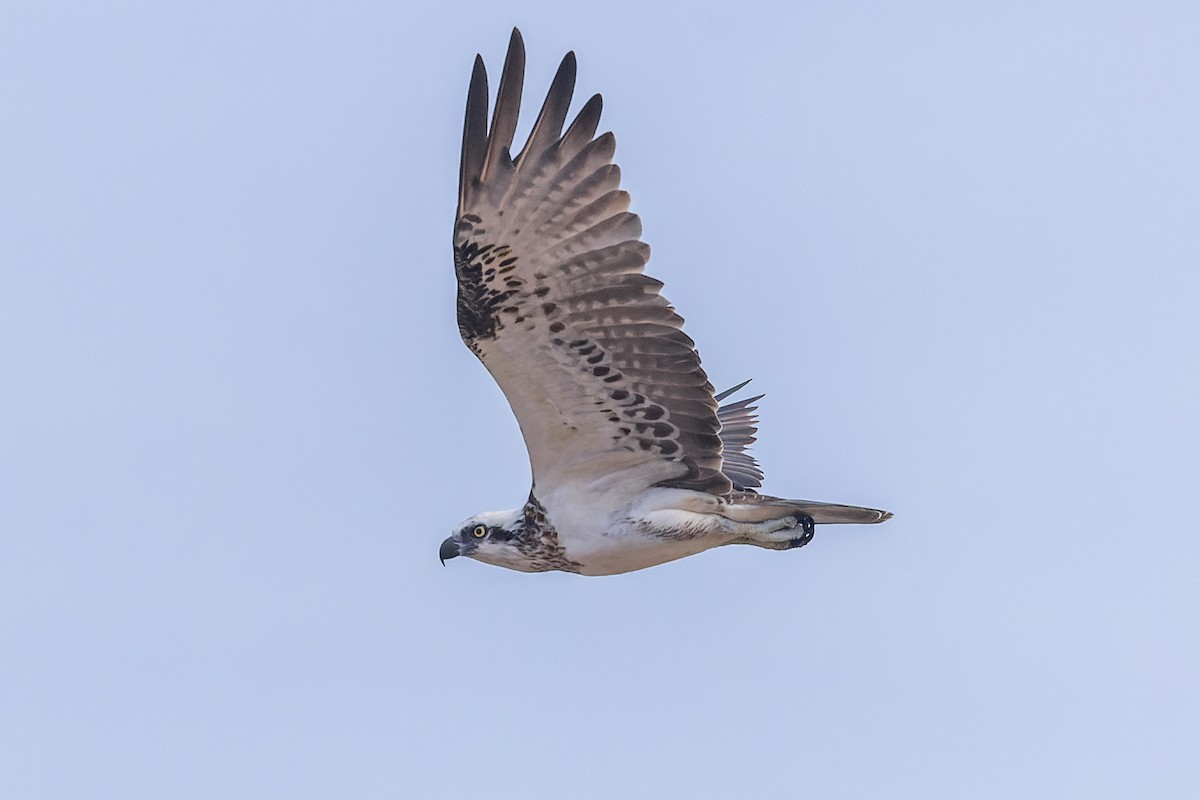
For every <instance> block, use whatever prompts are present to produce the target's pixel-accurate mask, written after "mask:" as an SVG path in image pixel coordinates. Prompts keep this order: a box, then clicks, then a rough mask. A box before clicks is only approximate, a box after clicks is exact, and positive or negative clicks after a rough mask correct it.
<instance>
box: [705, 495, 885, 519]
mask: <svg viewBox="0 0 1200 800" xmlns="http://www.w3.org/2000/svg"><path fill="white" fill-rule="evenodd" d="M721 514H722V516H725V517H728V518H729V519H732V520H735V521H737V522H766V521H767V520H770V519H779V518H780V517H785V516H787V515H788V514H807V515H808V516H810V517H812V519H813V522H816V523H818V524H822V525H829V524H859V525H864V524H872V523H876V522H886V521H887V520H889V519H891V518H892V512H890V511H881V510H879V509H876V508H864V507H863V506H846V505H841V504H839V503H818V502H816V501H814V500H785V499H783V498H781V497H768V496H767V495H762V494H750V493H744V494H735V495H733V496H732V497H730V498H729V501H728V505H726V506H724V507H723V508H722V510H721Z"/></svg>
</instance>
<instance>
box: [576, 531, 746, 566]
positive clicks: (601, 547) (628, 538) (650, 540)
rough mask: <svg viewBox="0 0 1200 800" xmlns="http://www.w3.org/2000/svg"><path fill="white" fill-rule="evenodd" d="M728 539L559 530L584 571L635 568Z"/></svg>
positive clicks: (636, 532) (674, 557) (691, 552)
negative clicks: (677, 537) (574, 532)
mask: <svg viewBox="0 0 1200 800" xmlns="http://www.w3.org/2000/svg"><path fill="white" fill-rule="evenodd" d="M725 542H726V538H725V537H720V536H698V537H694V538H685V539H671V538H663V537H660V536H655V535H653V534H647V533H644V532H641V531H638V530H636V529H630V528H618V529H616V530H610V531H604V532H598V533H589V534H584V535H577V536H563V532H562V531H559V543H560V544H561V545H563V547H564V549H565V550H566V551H567V557H568V558H569V559H571V560H572V561H574V562H575V563H577V564H579V565H580V568H579V573H580V574H581V575H619V574H621V573H622V572H633V571H634V570H639V569H645V568H646V567H653V566H657V565H658V564H665V563H666V562H668V561H674V560H675V559H678V558H686V557H687V556H692V555H695V554H696V553H702V552H704V551H705V550H708V549H709V548H712V547H716V546H717V545H720V544H724V543H725Z"/></svg>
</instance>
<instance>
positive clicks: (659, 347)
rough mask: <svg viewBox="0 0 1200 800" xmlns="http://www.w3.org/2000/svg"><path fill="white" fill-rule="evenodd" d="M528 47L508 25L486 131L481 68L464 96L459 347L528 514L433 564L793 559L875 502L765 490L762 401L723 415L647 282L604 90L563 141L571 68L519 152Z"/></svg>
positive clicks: (516, 514) (484, 531)
mask: <svg viewBox="0 0 1200 800" xmlns="http://www.w3.org/2000/svg"><path fill="white" fill-rule="evenodd" d="M524 72H525V47H524V43H523V42H522V40H521V34H520V32H519V31H518V30H516V29H514V30H513V33H512V38H511V39H510V41H509V45H508V55H507V57H506V58H505V61H504V71H503V73H502V74H501V77H500V88H499V90H498V92H497V95H496V108H495V111H494V112H493V114H492V120H491V126H490V127H489V125H488V120H487V110H488V108H487V107H488V88H487V72H486V70H485V69H484V66H483V58H482V56H478V55H477V56H476V57H475V68H474V71H473V72H472V74H471V85H470V89H469V90H468V93H467V112H466V121H465V123H464V126H463V142H462V161H461V164H460V173H459V185H458V217H457V220H456V222H455V226H454V271H455V273H456V275H457V277H458V328H459V332H460V333H461V334H462V339H463V341H464V342H465V343H466V345H467V347H469V348H470V349H471V352H473V353H474V354H475V355H476V356H478V357H479V360H480V361H482V362H483V365H484V366H485V367H487V370H488V372H490V373H491V374H492V377H493V378H495V380H496V382H497V383H498V384H500V388H501V389H502V390H503V391H504V394H505V396H506V397H507V398H508V401H509V404H510V405H511V406H512V410H513V413H514V414H515V415H516V417H517V422H518V423H519V424H520V426H521V433H522V435H523V436H524V438H525V445H526V447H527V448H528V450H529V461H530V464H531V466H532V468H533V488H532V489H531V490H530V493H529V499H528V500H526V501H525V504H524V505H523V506H522V507H520V508H517V509H514V510H512V511H493V512H487V513H483V514H478V515H476V516H473V517H470V518H468V519H466V520H465V521H464V522H463V523H462V524H461V525H459V526H458V528H457V529H456V530H455V532H454V534H453V535H452V536H450V538H448V539H446V541H444V542H443V543H442V546H441V550H440V557H441V559H442V563H445V561H446V559H448V558H454V557H455V556H468V557H470V558H474V559H476V560H478V561H483V562H486V563H488V564H495V565H497V566H501V567H508V568H509V569H515V570H521V571H523V572H544V571H547V570H563V571H566V572H575V573H579V574H582V575H615V574H618V573H622V572H629V571H631V570H637V569H643V568H645V567H650V566H654V565H656V564H662V563H664V562H666V561H672V560H674V559H677V558H683V557H684V556H690V555H693V554H695V553H699V552H701V551H704V550H708V549H709V548H712V547H717V546H719V545H725V544H752V545H757V546H758V547H765V548H768V549H771V550H788V549H791V548H796V547H802V546H804V545H805V544H807V543H808V542H809V541H810V540H811V539H812V537H813V532H814V526H815V525H816V524H818V523H837V522H858V523H866V522H882V521H884V520H886V519H888V518H889V517H891V514H890V513H888V512H886V511H877V510H875V509H871V508H860V507H858V506H845V505H836V504H832V503H816V502H810V501H807V500H784V499H781V498H777V497H770V496H767V495H764V494H759V493H758V492H757V491H756V490H757V489H758V487H759V486H761V481H762V472H761V471H760V470H759V467H758V464H757V462H756V461H755V460H754V458H753V457H752V456H751V455H750V454H748V453H747V452H746V448H747V447H748V446H749V445H750V444H751V443H752V442H753V441H754V438H755V433H756V431H757V417H756V415H755V411H756V407H755V406H754V405H753V403H754V402H755V401H757V400H759V399H760V398H761V395H760V396H758V397H751V398H748V399H745V400H740V401H737V402H732V403H728V404H726V405H718V403H719V402H720V401H722V400H724V399H725V398H726V397H728V396H729V395H730V394H731V393H732V392H734V391H737V390H738V389H741V388H742V387H743V386H745V385H746V384H745V383H743V384H741V385H739V386H736V387H734V388H733V389H730V390H729V391H727V392H722V393H721V394H719V395H715V396H714V394H713V387H712V385H711V384H710V383H709V381H708V377H707V375H705V373H704V370H703V369H701V367H700V356H699V355H698V354H697V353H696V349H695V345H694V343H693V342H692V340H691V339H690V338H688V336H687V335H686V334H684V332H683V330H682V325H683V319H682V318H681V317H680V316H679V315H678V314H676V313H675V310H674V309H673V308H672V307H671V305H670V304H669V303H668V302H667V300H666V298H664V297H663V296H662V295H661V294H660V293H659V290H660V289H661V288H662V283H661V282H660V281H657V280H655V279H654V278H651V277H649V276H648V275H646V274H644V272H643V268H644V266H645V264H646V261H647V260H648V259H649V257H650V248H649V247H648V246H647V245H646V244H645V243H644V242H642V241H641V239H640V236H641V233H642V226H641V222H640V221H639V219H638V217H637V215H635V214H632V213H630V212H629V195H628V193H626V192H624V191H622V190H621V189H620V188H619V185H620V180H621V172H620V169H619V168H618V167H617V165H616V164H614V163H613V160H612V159H613V151H614V139H613V135H612V134H611V133H604V134H602V135H600V136H597V135H596V128H597V125H598V124H599V122H600V107H601V100H600V95H598V94H597V95H594V96H593V97H592V98H591V99H590V100H588V101H587V103H585V104H584V106H583V108H582V109H581V110H580V111H579V114H578V115H577V116H576V117H575V119H574V121H573V122H571V124H570V125H568V126H567V129H566V131H563V125H564V123H565V122H566V118H567V109H568V106H569V105H570V103H571V95H572V92H573V90H574V86H575V54H574V53H567V55H566V57H565V58H563V60H562V64H561V65H560V66H559V68H558V72H557V74H556V75H555V76H554V80H553V81H552V82H551V84H550V91H549V92H548V93H547V95H546V100H545V102H544V103H543V104H542V110H541V113H540V114H539V115H538V118H537V121H536V122H535V123H534V125H533V130H532V131H531V132H530V134H529V139H528V141H527V142H526V143H525V146H524V148H522V149H521V151H520V152H519V153H517V154H516V155H515V156H514V155H513V154H512V152H511V148H512V143H513V134H514V132H515V131H516V127H517V112H518V110H519V108H520V105H521V84H522V82H523V80H524Z"/></svg>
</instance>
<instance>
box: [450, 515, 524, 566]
mask: <svg viewBox="0 0 1200 800" xmlns="http://www.w3.org/2000/svg"><path fill="white" fill-rule="evenodd" d="M523 521H524V515H523V513H522V510H521V509H513V510H511V511H485V512H483V513H482V514H476V515H474V516H472V517H467V518H466V519H465V520H463V521H462V522H461V523H459V525H458V526H457V527H456V528H455V529H454V533H452V534H451V535H450V538H448V539H446V541H444V542H442V547H441V549H440V550H439V551H438V557H439V558H441V560H442V563H443V564H445V563H446V559H448V558H454V557H455V556H466V557H467V558H473V559H475V560H476V561H482V562H484V563H485V564H494V565H496V566H497V567H508V568H509V569H515V570H520V571H521V572H536V571H537V568H536V566H535V564H534V562H533V560H532V559H530V558H529V557H528V556H526V555H525V554H524V553H522V552H521V550H520V549H519V548H518V547H517V537H518V536H519V535H520V534H521V533H522V532H523V526H522V523H523Z"/></svg>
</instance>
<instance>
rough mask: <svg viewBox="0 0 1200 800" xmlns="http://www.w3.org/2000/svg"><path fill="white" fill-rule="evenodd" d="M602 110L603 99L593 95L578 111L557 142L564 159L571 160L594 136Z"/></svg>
mask: <svg viewBox="0 0 1200 800" xmlns="http://www.w3.org/2000/svg"><path fill="white" fill-rule="evenodd" d="M603 110H604V98H603V97H601V96H600V95H599V94H594V95H592V96H591V97H590V98H588V101H587V102H586V103H584V104H583V108H581V109H579V113H578V114H576V115H575V119H574V120H573V121H572V122H571V125H570V127H568V128H567V132H566V133H564V134H563V135H562V139H560V140H559V142H558V149H559V151H560V152H561V153H562V154H563V157H564V158H571V157H572V156H574V155H575V154H576V153H577V152H579V150H581V149H582V148H583V146H584V145H586V144H587V143H588V142H590V141H591V140H592V137H593V136H595V135H596V128H598V127H599V126H600V112H601V111H603Z"/></svg>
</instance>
